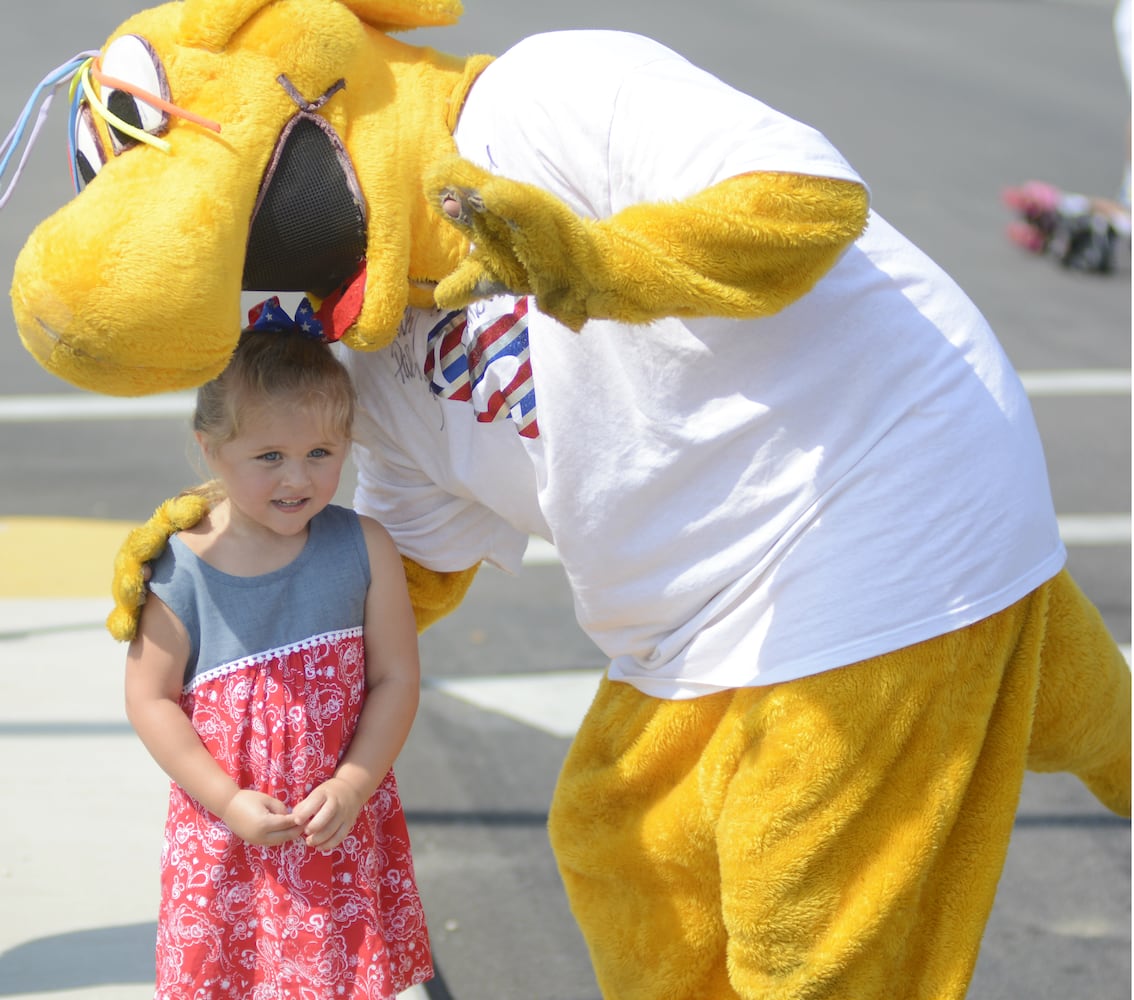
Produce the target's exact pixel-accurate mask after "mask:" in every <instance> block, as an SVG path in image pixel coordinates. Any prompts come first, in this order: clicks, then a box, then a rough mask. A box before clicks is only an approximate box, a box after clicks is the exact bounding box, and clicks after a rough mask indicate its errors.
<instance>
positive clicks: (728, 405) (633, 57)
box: [349, 32, 1065, 698]
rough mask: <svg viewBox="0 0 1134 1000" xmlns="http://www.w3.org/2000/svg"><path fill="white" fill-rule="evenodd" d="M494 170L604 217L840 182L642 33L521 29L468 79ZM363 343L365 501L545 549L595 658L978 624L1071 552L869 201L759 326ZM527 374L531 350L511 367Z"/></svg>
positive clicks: (387, 515)
mask: <svg viewBox="0 0 1134 1000" xmlns="http://www.w3.org/2000/svg"><path fill="white" fill-rule="evenodd" d="M456 139H457V142H458V146H459V148H460V150H461V153H462V155H464V156H466V157H468V158H469V159H471V160H473V161H475V162H477V163H478V164H480V165H481V166H483V167H485V168H486V169H489V170H492V171H493V172H496V173H499V174H501V175H503V176H507V177H511V178H514V179H516V180H521V181H526V182H528V183H531V184H535V185H538V186H539V187H541V188H544V189H546V190H548V191H550V192H551V193H553V194H555V195H557V196H558V197H560V198H562V199H563V200H564V201H565V202H566V203H567V204H569V205H570V206H571V207H572V208H573V209H574V210H575V211H576V212H578V213H580V214H582V215H586V216H590V217H597V218H601V217H605V216H608V215H611V214H613V213H614V212H617V211H619V210H620V209H622V208H624V207H626V206H628V205H632V204H635V203H639V202H644V201H659V200H667V199H680V198H683V197H687V196H689V195H690V194H692V193H694V192H696V191H699V190H701V189H703V188H705V187H708V186H709V185H711V184H714V183H717V182H719V181H721V180H724V179H726V178H728V177H730V176H735V175H737V174H741V173H746V172H750V171H758V170H770V171H790V172H797V173H806V174H813V175H820V176H828V177H836V178H845V179H852V180H857V175H856V174H855V172H854V171H853V169H852V168H851V167H850V166H849V165H848V164H847V163H846V162H845V160H844V159H843V158H842V157H841V156H840V155H839V153H838V152H837V151H836V150H835V149H833V148H832V147H831V146H830V144H829V143H828V142H827V141H826V140H825V139H824V138H823V137H822V136H821V135H819V134H818V133H817V132H815V131H814V130H813V129H811V128H809V127H807V126H804V125H801V124H799V123H798V122H795V121H793V120H791V119H790V118H787V117H786V116H784V115H782V114H779V113H778V112H776V111H774V110H772V109H771V108H768V107H767V106H765V105H764V104H762V103H760V102H759V101H756V100H754V99H753V98H751V97H748V96H746V95H743V94H740V93H738V92H737V91H735V90H732V89H730V88H728V87H727V86H725V85H724V84H723V83H721V82H720V81H718V80H716V79H714V78H713V77H711V76H710V75H708V74H707V73H704V72H703V71H701V70H699V69H697V68H695V67H693V66H692V65H690V64H689V63H688V62H686V61H685V60H683V59H682V58H681V57H679V56H678V55H676V54H674V53H673V52H671V51H669V50H668V49H666V48H664V47H662V46H660V45H658V44H657V43H655V42H652V41H649V40H647V39H644V38H641V37H639V36H635V35H628V34H622V33H616V32H563V33H556V34H550V35H541V36H535V37H532V38H529V39H527V40H525V41H523V42H521V43H520V44H519V45H517V46H516V47H515V48H514V49H512V50H510V51H509V52H507V53H505V54H504V55H503V56H501V57H499V58H498V59H497V60H496V61H495V62H494V63H493V64H492V65H490V66H489V67H488V69H487V70H486V71H485V72H484V74H483V75H482V76H481V77H480V79H479V80H478V81H477V82H476V84H475V85H474V87H473V90H472V93H471V94H470V96H469V99H468V101H467V103H466V105H465V108H464V110H463V112H462V114H461V119H460V123H459V125H458V128H457V131H456ZM463 319H464V317H463V316H461V315H460V314H457V315H455V316H449V317H446V316H443V315H442V314H440V313H428V312H421V311H415V310H410V311H409V312H408V313H407V314H406V320H405V322H404V324H403V327H402V330H401V332H400V333H399V336H398V339H397V341H396V342H395V343H394V345H393V346H392V347H390V348H388V349H386V350H384V351H380V352H376V353H373V354H364V353H357V352H354V353H352V354H351V355H350V358H349V361H350V364H351V367H352V370H353V372H354V375H355V378H356V379H357V380H358V385H359V392H360V396H361V400H362V408H363V411H364V416H363V418H362V420H361V423H360V426H359V428H358V435H359V440H360V447H359V454H358V464H359V469H360V485H359V491H358V495H357V498H356V503H357V505H358V507H359V509H360V510H361V511H362V512H363V513H367V514H371V515H373V516H374V517H376V518H378V519H379V520H380V521H382V522H383V523H384V524H385V525H386V526H387V527H388V528H389V530H390V531H391V532H392V533H393V535H394V537H395V539H396V540H397V541H398V543H399V545H400V546H401V547H402V549H403V551H404V552H406V554H408V555H409V556H411V557H412V558H414V559H417V560H418V561H419V562H421V563H422V564H424V565H426V566H429V567H431V568H434V569H441V570H453V569H460V568H464V567H466V566H468V565H471V564H472V563H474V562H475V561H477V560H478V559H485V560H488V561H490V562H493V563H496V564H497V565H500V566H502V567H504V568H506V569H512V570H517V569H518V564H519V558H520V555H521V554H522V551H523V547H524V543H525V540H526V537H527V535H528V534H529V533H531V534H537V535H540V536H542V537H544V538H547V539H549V540H550V541H552V542H553V543H554V544H555V546H556V548H557V549H558V551H559V554H560V557H561V559H562V561H563V565H564V568H565V570H566V572H567V575H568V578H569V580H570V583H571V586H572V590H573V594H574V599H575V608H576V613H577V616H578V620H579V623H580V625H581V626H582V628H583V629H584V630H585V631H586V632H587V634H588V635H589V636H590V637H591V638H592V639H593V640H594V641H595V642H596V643H597V645H598V646H599V647H600V648H601V649H602V650H603V651H604V652H605V653H606V654H607V655H609V656H610V657H611V661H612V662H611V667H610V675H611V677H612V678H615V679H618V680H623V681H626V682H629V683H631V684H634V685H635V686H637V687H638V688H640V689H641V690H642V691H644V692H646V693H648V694H651V695H655V696H657V697H662V698H689V697H696V696H698V695H702V694H706V693H710V692H712V691H715V690H719V689H721V688H730V687H740V686H749V685H759V684H770V683H774V682H778V681H783V680H791V679H794V678H798V677H801V676H805V675H808V674H813V673H817V672H819V671H822V670H827V669H831V668H834V667H839V666H843V665H846V664H849V663H853V662H857V661H859V660H862V659H865V658H867V657H870V656H874V655H878V654H881V653H885V652H889V651H892V650H894V649H898V648H901V647H904V646H908V645H910V644H912V643H915V642H919V641H921V640H924V639H927V638H931V637H933V636H935V635H939V634H942V633H945V632H948V631H951V630H954V629H957V628H960V627H963V626H965V625H968V624H970V623H972V622H974V621H977V620H979V619H981V618H984V617H986V616H988V615H990V614H993V613H994V612H996V611H999V610H1002V609H1003V608H1005V607H1007V606H1008V605H1009V604H1011V603H1013V602H1014V601H1016V600H1018V599H1020V598H1021V597H1023V596H1024V595H1025V594H1027V593H1028V592H1029V591H1031V590H1033V589H1034V588H1035V587H1037V586H1038V585H1039V584H1041V583H1042V582H1044V581H1045V580H1046V579H1048V578H1050V577H1051V576H1052V575H1054V574H1055V573H1056V572H1057V571H1058V570H1059V568H1060V567H1061V566H1062V565H1063V562H1064V559H1065V552H1064V548H1063V546H1062V543H1061V542H1060V539H1059V533H1058V529H1057V525H1056V520H1055V515H1054V511H1053V508H1052V502H1051V496H1050V489H1049V486H1048V482H1047V473H1046V468H1045V463H1044V457H1043V453H1042V450H1041V446H1040V442H1039V438H1038V435H1037V433H1036V429H1035V426H1034V422H1033V419H1032V415H1031V411H1030V408H1029V405H1028V402H1027V399H1026V397H1025V394H1024V391H1023V389H1022V387H1021V385H1020V383H1019V380H1018V379H1017V377H1016V375H1015V374H1014V372H1013V371H1012V369H1011V366H1010V364H1009V363H1008V361H1007V359H1006V358H1005V356H1004V354H1003V352H1002V350H1001V348H1000V346H999V345H998V343H997V341H996V339H995V337H994V336H993V334H992V332H991V331H990V330H989V328H988V326H987V324H986V323H985V321H984V319H983V318H982V317H981V315H980V314H979V312H978V311H977V310H976V308H975V307H974V306H973V304H972V303H971V302H970V301H969V300H968V298H966V297H965V295H964V294H963V293H962V292H961V291H960V289H959V288H957V286H956V285H955V284H954V283H953V282H952V280H951V279H950V278H949V277H948V276H947V275H945V274H944V273H943V272H942V271H941V270H940V269H939V268H938V267H937V266H936V265H935V264H933V262H932V261H930V260H929V259H928V258H926V257H925V256H924V255H923V254H922V253H921V252H920V251H919V250H917V249H916V248H915V247H914V246H913V245H912V244H911V243H909V241H907V240H906V239H905V238H903V237H902V236H901V235H900V234H898V233H897V232H896V231H895V230H894V229H892V228H891V227H890V226H889V225H888V224H887V223H886V222H885V221H884V220H883V219H881V218H880V217H878V216H877V215H873V214H872V215H871V218H870V223H869V227H868V229H867V232H866V234H865V235H864V236H863V237H862V238H861V239H860V240H859V241H858V242H857V243H856V244H855V245H854V246H853V247H852V248H850V249H849V250H848V251H847V252H846V254H844V256H843V257H842V258H841V259H840V261H839V262H838V263H837V264H836V265H835V267H834V268H833V269H832V270H831V271H830V273H829V274H828V275H827V276H825V277H824V278H823V279H822V281H820V282H819V284H818V285H817V286H816V288H815V289H814V290H813V291H812V292H811V293H810V294H808V295H807V296H805V297H804V298H803V299H801V300H800V301H798V302H796V303H794V304H792V305H791V306H789V307H788V308H786V309H784V310H783V311H781V312H780V313H778V314H777V315H775V316H772V317H769V318H765V319H760V320H752V321H738V320H729V319H720V318H709V319H696V320H676V319H666V320H661V321H658V322H655V323H652V324H649V325H642V326H627V325H623V324H618V323H614V322H606V321H591V322H589V323H588V324H587V325H586V326H585V327H584V329H583V331H582V332H581V333H580V334H575V333H572V332H571V331H569V330H567V329H566V328H564V327H562V326H560V325H559V324H557V323H556V322H555V321H554V320H551V319H550V318H548V317H546V316H544V315H542V314H540V313H539V312H538V310H537V309H536V308H535V304H534V302H530V301H529V300H527V299H526V298H525V299H519V300H516V299H513V298H510V297H506V296H502V297H499V298H497V299H493V300H491V301H489V302H487V303H481V304H478V306H477V307H476V308H474V309H472V310H470V311H469V316H468V322H467V323H462V321H463ZM528 364H530V370H529V369H528V367H527V365H528Z"/></svg>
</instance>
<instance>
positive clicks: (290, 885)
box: [126, 303, 433, 1000]
mask: <svg viewBox="0 0 1134 1000" xmlns="http://www.w3.org/2000/svg"><path fill="white" fill-rule="evenodd" d="M274 306H276V307H278V303H274ZM254 315H255V313H254ZM279 315H280V312H279V311H278V309H275V310H273V309H269V313H268V316H267V319H268V322H267V323H266V326H267V327H268V328H267V329H263V330H260V329H256V328H255V327H253V328H250V329H249V330H246V331H245V332H244V334H243V335H242V337H241V340H240V343H239V346H238V347H237V349H236V352H235V354H234V355H233V358H232V361H231V362H230V364H229V366H228V367H227V368H226V370H225V371H224V372H223V373H222V374H221V375H220V376H219V377H218V378H217V379H215V380H214V381H212V382H209V383H208V384H207V385H205V386H203V387H202V388H201V389H200V390H199V391H198V394H197V408H196V413H195V415H194V420H193V426H194V430H195V436H196V438H197V442H198V444H199V445H200V448H201V452H202V454H203V456H204V458H205V460H206V462H207V464H208V466H209V468H210V470H211V472H212V473H213V475H214V476H215V477H216V478H215V480H214V481H213V482H212V483H210V484H208V486H206V487H203V488H202V489H201V490H199V491H196V492H198V493H202V494H204V495H205V496H206V497H207V499H208V501H209V504H210V510H209V512H208V514H207V515H206V516H205V517H204V518H203V520H201V521H200V523H198V524H197V525H195V526H194V527H192V528H189V529H186V530H184V531H181V532H180V533H179V534H177V535H175V536H173V537H172V538H170V540H169V545H168V546H167V547H166V549H165V551H164V552H163V554H162V555H161V557H160V558H159V559H157V560H156V561H155V562H154V564H153V572H152V576H151V579H150V584H149V589H150V595H149V596H148V598H147V600H146V604H145V607H144V609H143V611H142V616H141V621H140V623H139V628H138V632H137V635H136V637H135V638H134V640H133V642H132V643H131V645H130V648H129V653H128V655H127V663H126V708H127V714H128V716H129V719H130V722H131V724H132V725H133V727H134V729H135V730H136V731H137V733H138V735H139V736H140V737H141V739H142V742H143V743H144V744H145V745H146V748H147V749H148V750H149V751H150V753H151V754H152V755H153V757H154V759H155V760H156V761H157V763H158V764H159V765H160V766H161V767H162V768H163V769H164V770H165V771H166V773H167V774H169V776H170V778H172V779H173V784H172V787H171V793H170V806H169V817H168V820H167V823H166V832H165V844H164V848H163V851H162V879H161V886H162V891H161V909H160V920H159V930H158V943H157V990H156V994H155V996H156V997H157V998H159V1000H181V998H185V1000H189V998H194V1000H230V998H231V1000H283V998H293V997H295V998H298V997H310V998H312V1000H331V998H335V1000H338V998H347V1000H352V998H353V1000H363V998H366V1000H373V998H390V997H393V996H394V995H395V994H396V993H398V992H399V991H401V990H404V989H407V988H408V987H409V986H411V985H413V984H414V983H420V982H423V981H425V980H427V979H429V978H430V977H431V976H432V974H433V972H432V964H431V958H430V949H429V940H428V935H427V932H426V927H425V921H424V917H423V912H422V906H421V902H420V899H419V897H418V893H417V887H416V885H415V882H414V873H413V864H412V860H411V856H410V845H409V837H408V833H407V830H406V824H405V818H404V815H403V812H402V807H401V803H400V800H399V797H398V789H397V785H396V783H395V780H394V775H393V772H392V770H391V765H392V764H393V762H394V758H395V757H396V756H397V754H398V751H399V750H400V749H401V747H402V744H403V743H404V741H405V739H406V736H407V734H408V732H409V729H410V724H411V722H412V720H413V717H414V714H415V712H416V710H417V703H418V687H419V665H418V652H417V633H416V629H415V627H414V620H413V615H412V611H411V608H410V601H409V596H408V593H407V590H406V584H405V577H404V574H403V570H402V564H401V561H400V558H399V556H398V553H397V551H396V549H395V548H394V545H393V543H392V542H391V540H390V537H389V535H388V534H387V533H386V532H385V530H384V529H383V528H382V527H381V526H380V525H379V524H378V523H377V522H375V521H373V520H371V519H369V518H366V517H360V516H358V515H356V514H354V513H353V512H352V511H348V510H345V509H343V508H341V507H337V506H334V505H332V504H331V499H332V497H333V496H334V494H335V491H336V489H337V487H338V483H339V476H340V473H341V470H342V466H343V461H344V459H345V457H346V454H347V449H348V447H349V444H350V434H351V422H352V418H353V413H354V394H353V389H352V386H351V383H350V379H349V376H348V375H347V373H346V371H345V370H344V369H343V367H342V366H341V365H340V364H339V362H338V361H337V360H336V359H335V358H334V356H333V355H332V353H331V351H330V348H329V347H327V346H326V345H325V344H324V343H322V342H321V341H320V340H317V339H315V338H312V337H310V336H308V335H306V334H304V333H301V332H299V330H298V328H297V327H294V326H293V325H292V324H291V323H290V321H289V322H288V323H286V324H283V326H284V327H286V328H285V329H281V328H280V326H281V324H280V323H279V322H278V316H279ZM273 317H276V322H272V318H273ZM263 318H264V315H263V314H261V319H263Z"/></svg>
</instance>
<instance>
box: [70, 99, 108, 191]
mask: <svg viewBox="0 0 1134 1000" xmlns="http://www.w3.org/2000/svg"><path fill="white" fill-rule="evenodd" d="M72 139H73V140H74V147H73V149H74V156H75V187H76V189H77V190H82V189H83V188H84V187H86V186H87V185H88V184H90V182H91V181H92V180H94V177H95V174H97V173H98V172H99V171H100V170H101V169H102V166H103V164H104V163H106V150H105V148H104V147H103V144H102V140H101V139H100V138H99V134H98V129H96V128H95V123H94V115H93V114H91V109H90V108H89V107H87V106H86V105H84V106H83V107H82V109H81V110H80V111H79V114H78V117H76V119H75V134H74V136H72Z"/></svg>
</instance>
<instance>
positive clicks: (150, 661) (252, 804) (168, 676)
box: [126, 595, 300, 844]
mask: <svg viewBox="0 0 1134 1000" xmlns="http://www.w3.org/2000/svg"><path fill="white" fill-rule="evenodd" d="M188 659H189V640H188V637H187V636H186V635H185V629H184V627H183V626H182V624H181V622H180V621H179V620H178V618H177V616H176V615H175V614H174V613H173V612H172V611H171V610H170V609H169V607H168V606H167V605H166V604H165V603H164V602H162V601H161V600H159V599H158V598H157V597H154V596H153V595H150V596H149V597H148V598H147V599H146V604H145V607H144V608H143V609H142V616H141V620H140V622H139V624H138V630H137V633H136V635H135V636H134V639H133V640H132V641H131V643H130V648H129V650H128V651H127V653H126V717H127V718H128V719H129V720H130V724H131V725H132V726H133V727H134V731H135V732H136V733H137V734H138V736H139V738H140V739H141V741H142V743H143V744H145V747H146V749H147V750H149V752H150V755H151V756H152V757H153V759H154V760H155V761H156V762H157V764H158V766H159V767H161V769H162V770H163V771H165V773H166V774H168V775H169V776H170V778H172V779H173V780H174V781H175V782H176V783H177V784H178V785H179V786H180V787H181V788H183V789H184V790H185V791H186V792H187V793H188V794H189V795H191V796H192V797H193V798H194V799H196V800H197V801H198V802H199V803H200V804H201V805H203V806H204V807H205V808H206V809H208V810H209V811H211V812H212V813H214V814H215V815H216V816H218V817H220V818H221V819H222V820H223V821H224V823H225V824H226V825H227V826H228V827H229V829H231V830H232V831H233V833H235V834H236V835H237V836H239V837H241V838H242V839H244V840H247V841H249V842H250V843H256V844H279V843H283V842H284V841H286V840H291V839H293V838H295V837H297V836H299V833H300V831H299V828H298V825H297V823H296V820H295V819H294V818H293V816H292V815H291V814H289V813H288V809H287V806H286V805H285V804H284V803H282V802H280V801H279V800H278V799H274V798H272V797H271V796H269V795H262V794H260V793H259V792H253V791H247V790H244V791H242V790H241V789H240V787H239V786H238V785H237V784H236V782H235V781H233V779H232V778H231V777H229V775H228V774H227V773H226V772H225V771H224V769H223V768H222V767H221V766H220V765H219V764H218V763H217V762H216V761H215V760H214V759H213V757H212V755H211V754H210V753H209V751H208V749H207V748H206V747H205V745H204V744H203V743H202V742H201V740H200V738H199V737H198V736H197V733H196V731H195V730H194V729H193V726H192V724H191V723H190V721H189V717H188V716H187V715H186V714H185V712H184V711H183V710H182V708H181V705H180V698H181V687H182V682H183V681H182V679H183V677H184V673H185V665H186V663H187V662H188Z"/></svg>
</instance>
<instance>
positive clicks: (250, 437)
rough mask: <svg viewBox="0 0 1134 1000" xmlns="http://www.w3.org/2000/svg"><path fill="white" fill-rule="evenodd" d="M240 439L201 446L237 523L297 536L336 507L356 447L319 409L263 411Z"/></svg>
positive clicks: (249, 417)
mask: <svg viewBox="0 0 1134 1000" xmlns="http://www.w3.org/2000/svg"><path fill="white" fill-rule="evenodd" d="M242 425H243V426H242V427H241V430H240V433H239V434H238V435H237V436H236V437H234V438H233V439H232V440H231V441H226V442H225V443H224V444H222V445H220V446H219V447H215V448H214V447H211V446H210V445H209V444H208V442H206V441H205V440H203V439H202V437H201V436H200V435H198V441H199V443H200V444H201V448H202V450H203V452H204V454H205V457H206V459H207V460H208V463H209V465H210V467H211V468H212V470H213V473H214V475H216V477H217V478H218V479H220V480H221V482H223V483H224V486H225V490H226V491H227V493H228V498H229V502H230V504H231V506H232V516H233V518H234V519H235V518H240V519H242V520H244V521H245V522H247V526H260V527H262V528H264V529H267V530H268V531H270V532H273V533H274V534H277V535H284V536H292V535H296V534H299V533H301V532H303V531H305V530H306V528H307V524H308V522H309V521H310V520H311V519H312V518H313V517H314V516H315V515H316V514H318V513H319V512H320V511H321V510H323V508H324V507H326V506H327V504H329V503H330V502H331V499H332V498H333V497H334V495H335V491H336V490H337V489H338V487H339V477H340V476H341V474H342V469H343V463H344V462H345V461H346V456H347V449H348V448H349V447H350V442H349V440H348V439H347V438H345V437H342V436H340V435H339V434H338V433H337V432H335V431H332V430H330V429H329V428H330V426H331V425H330V421H329V419H328V414H327V413H326V408H325V407H321V406H319V405H308V406H299V407H294V408H285V407H283V406H282V405H275V406H264V407H257V408H255V409H253V410H252V411H251V412H249V413H247V414H245V415H242Z"/></svg>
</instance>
